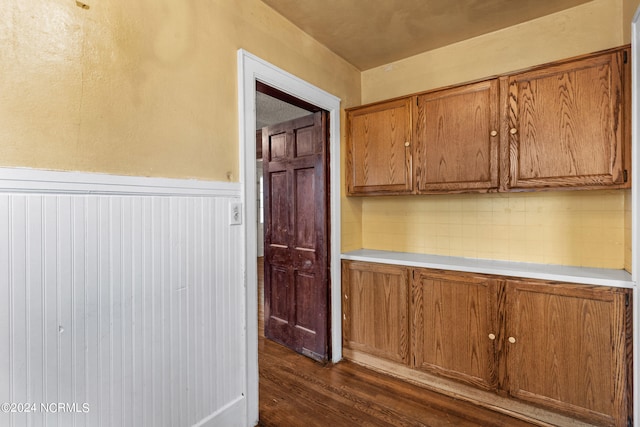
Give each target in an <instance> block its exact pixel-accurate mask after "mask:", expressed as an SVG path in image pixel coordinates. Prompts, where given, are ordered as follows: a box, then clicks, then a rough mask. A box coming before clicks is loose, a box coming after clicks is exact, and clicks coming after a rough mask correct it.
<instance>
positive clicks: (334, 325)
mask: <svg viewBox="0 0 640 427" xmlns="http://www.w3.org/2000/svg"><path fill="white" fill-rule="evenodd" d="M256 81H260V82H263V83H266V84H267V85H269V86H271V87H274V88H276V89H278V90H281V91H282V92H285V93H288V94H290V95H292V96H295V97H296V98H299V99H302V100H303V101H306V102H308V103H310V104H313V105H315V106H317V107H319V108H322V109H323V110H326V111H328V112H329V181H330V184H329V189H330V190H329V193H330V195H329V210H328V214H329V222H330V226H329V228H330V238H329V240H330V260H329V269H330V271H329V280H330V282H331V285H330V286H331V295H330V298H329V300H330V306H331V309H330V312H331V320H330V323H331V326H330V329H331V337H330V341H331V349H332V354H331V361H332V362H334V363H335V362H338V361H340V360H341V359H342V322H341V313H342V299H341V276H340V273H341V272H340V248H341V242H340V99H339V98H337V97H336V96H334V95H331V94H330V93H328V92H326V91H324V90H322V89H320V88H318V87H316V86H313V85H312V84H310V83H307V82H306V81H304V80H302V79H300V78H298V77H296V76H294V75H293V74H290V73H288V72H286V71H284V70H282V69H280V68H278V67H276V66H274V65H272V64H270V63H268V62H267V61H264V60H262V59H260V58H258V57H257V56H255V55H253V54H251V53H249V52H247V51H245V50H244V49H239V50H238V126H239V129H238V134H239V140H240V141H239V146H240V184H241V188H242V202H243V204H242V206H243V209H242V213H243V215H242V216H243V219H244V220H243V225H242V227H243V235H244V236H243V237H244V239H243V240H244V241H243V245H244V251H243V253H244V256H243V259H242V260H240V262H241V263H242V269H243V272H244V287H245V307H244V309H245V322H246V323H245V326H246V328H245V331H246V332H245V333H246V336H245V337H244V338H245V342H246V349H245V354H243V355H240V356H241V357H242V359H243V360H242V361H241V363H243V364H244V366H245V367H246V370H245V372H246V403H247V423H248V424H247V425H250V426H253V425H255V424H257V422H258V297H257V295H258V293H257V292H258V277H257V247H256V246H257V245H256V243H255V242H256V239H257V225H256V224H257V206H256V198H257V195H256V188H255V180H256V165H255V152H256V138H255V134H256V105H255V92H256V88H255V86H256Z"/></svg>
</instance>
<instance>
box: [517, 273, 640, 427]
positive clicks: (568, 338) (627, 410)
mask: <svg viewBox="0 0 640 427" xmlns="http://www.w3.org/2000/svg"><path fill="white" fill-rule="evenodd" d="M506 289H507V292H506V302H507V304H506V305H507V316H506V328H505V332H506V340H505V347H506V348H505V357H506V375H507V378H506V381H505V383H506V384H505V385H506V387H507V388H508V390H509V394H510V395H511V396H513V397H516V398H518V399H521V400H525V401H529V402H532V403H534V404H537V405H542V406H546V407H549V408H553V409H557V410H560V411H562V412H565V413H568V414H573V415H575V416H577V417H579V418H582V419H585V420H587V421H590V422H592V423H594V424H596V425H606V426H626V425H627V417H628V416H629V415H630V414H631V410H632V408H631V405H632V384H631V375H630V374H631V356H630V355H631V353H632V348H631V346H632V336H631V308H630V299H631V295H630V292H629V290H627V289H621V288H606V287H599V286H586V285H572V284H566V283H545V282H536V281H524V280H518V281H516V280H508V281H507V282H506Z"/></svg>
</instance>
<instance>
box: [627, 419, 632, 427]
mask: <svg viewBox="0 0 640 427" xmlns="http://www.w3.org/2000/svg"><path fill="white" fill-rule="evenodd" d="M627 427H633V418H631V417H627Z"/></svg>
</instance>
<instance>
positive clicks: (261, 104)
mask: <svg viewBox="0 0 640 427" xmlns="http://www.w3.org/2000/svg"><path fill="white" fill-rule="evenodd" d="M308 114H311V112H310V111H307V110H303V109H302V108H298V107H296V106H294V105H291V104H288V103H286V102H284V101H280V100H279V99H276V98H274V97H272V96H269V95H265V94H264V93H261V92H256V129H262V128H263V127H265V126H270V125H274V124H276V123H282V122H286V121H289V120H293V119H297V118H298V117H303V116H306V115H308Z"/></svg>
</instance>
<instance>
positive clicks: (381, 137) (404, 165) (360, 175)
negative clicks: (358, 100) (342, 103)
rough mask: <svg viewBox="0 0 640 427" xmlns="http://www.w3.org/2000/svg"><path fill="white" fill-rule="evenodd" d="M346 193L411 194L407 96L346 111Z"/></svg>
mask: <svg viewBox="0 0 640 427" xmlns="http://www.w3.org/2000/svg"><path fill="white" fill-rule="evenodd" d="M347 126H348V129H349V137H348V138H349V139H348V141H349V143H348V149H347V170H348V172H347V192H348V194H350V195H358V194H359V195H366V194H403V193H411V192H412V190H413V185H412V172H411V136H412V126H411V98H405V99H399V100H394V101H389V102H383V103H380V104H375V105H371V106H368V107H364V108H357V109H354V110H349V111H347Z"/></svg>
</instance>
